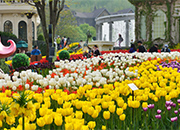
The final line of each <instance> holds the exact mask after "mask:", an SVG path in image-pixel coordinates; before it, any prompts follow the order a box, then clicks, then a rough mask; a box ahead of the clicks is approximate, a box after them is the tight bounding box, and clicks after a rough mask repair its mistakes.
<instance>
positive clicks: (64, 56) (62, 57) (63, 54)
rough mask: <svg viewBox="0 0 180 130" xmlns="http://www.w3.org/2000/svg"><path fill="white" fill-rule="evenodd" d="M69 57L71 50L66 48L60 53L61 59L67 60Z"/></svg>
mask: <svg viewBox="0 0 180 130" xmlns="http://www.w3.org/2000/svg"><path fill="white" fill-rule="evenodd" d="M69 58H70V55H69V52H68V51H66V50H63V51H61V52H60V53H59V59H60V60H65V59H69Z"/></svg>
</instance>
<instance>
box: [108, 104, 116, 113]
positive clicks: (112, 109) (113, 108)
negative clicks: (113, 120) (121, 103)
mask: <svg viewBox="0 0 180 130" xmlns="http://www.w3.org/2000/svg"><path fill="white" fill-rule="evenodd" d="M115 109H116V106H115V105H110V106H109V111H110V112H111V113H114V112H115Z"/></svg>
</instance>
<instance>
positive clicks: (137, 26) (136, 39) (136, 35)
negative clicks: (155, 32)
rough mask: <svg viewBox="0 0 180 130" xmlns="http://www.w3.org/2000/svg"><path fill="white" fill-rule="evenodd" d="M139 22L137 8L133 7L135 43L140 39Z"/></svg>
mask: <svg viewBox="0 0 180 130" xmlns="http://www.w3.org/2000/svg"><path fill="white" fill-rule="evenodd" d="M139 30H140V21H139V7H138V5H135V41H136V42H137V41H138V40H139V38H140V31H139Z"/></svg>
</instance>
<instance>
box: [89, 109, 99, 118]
mask: <svg viewBox="0 0 180 130" xmlns="http://www.w3.org/2000/svg"><path fill="white" fill-rule="evenodd" d="M98 115H99V112H98V110H94V113H93V114H92V115H91V116H92V118H97V117H98Z"/></svg>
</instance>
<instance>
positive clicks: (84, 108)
mask: <svg viewBox="0 0 180 130" xmlns="http://www.w3.org/2000/svg"><path fill="white" fill-rule="evenodd" d="M87 110H88V106H87V105H83V106H82V111H83V112H84V113H87Z"/></svg>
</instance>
